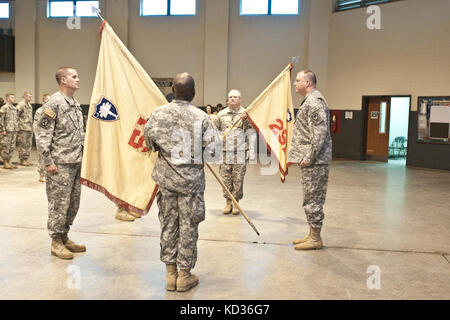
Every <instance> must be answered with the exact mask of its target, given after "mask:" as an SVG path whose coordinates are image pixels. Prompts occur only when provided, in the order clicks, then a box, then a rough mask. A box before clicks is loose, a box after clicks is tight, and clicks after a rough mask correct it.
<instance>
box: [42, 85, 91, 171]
mask: <svg viewBox="0 0 450 320" xmlns="http://www.w3.org/2000/svg"><path fill="white" fill-rule="evenodd" d="M42 108H43V109H44V112H43V113H42V115H41V116H40V118H39V124H37V125H36V132H35V135H36V146H37V150H38V153H39V154H40V155H41V157H42V160H43V164H44V166H48V165H51V164H58V163H61V164H70V163H79V162H81V161H82V157H83V145H84V124H83V114H82V112H81V107H80V104H79V103H78V102H77V101H76V100H75V99H73V100H71V99H69V98H67V97H66V96H65V95H64V94H63V93H62V92H61V91H58V92H56V93H54V94H53V95H52V96H51V97H50V99H49V100H48V101H47V102H46V103H45V104H44V105H43V106H42Z"/></svg>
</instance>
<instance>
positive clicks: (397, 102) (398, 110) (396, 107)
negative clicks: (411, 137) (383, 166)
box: [388, 97, 411, 166]
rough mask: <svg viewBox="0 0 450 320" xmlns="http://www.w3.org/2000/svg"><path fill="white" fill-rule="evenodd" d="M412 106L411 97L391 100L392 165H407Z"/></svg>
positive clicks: (390, 143)
mask: <svg viewBox="0 0 450 320" xmlns="http://www.w3.org/2000/svg"><path fill="white" fill-rule="evenodd" d="M410 104H411V98H410V97H392V98H391V112H390V115H391V117H390V118H391V119H390V124H389V149H388V161H389V163H392V164H398V165H403V166H405V165H406V157H407V155H408V125H409V108H410Z"/></svg>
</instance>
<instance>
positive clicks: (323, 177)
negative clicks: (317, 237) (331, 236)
mask: <svg viewBox="0 0 450 320" xmlns="http://www.w3.org/2000/svg"><path fill="white" fill-rule="evenodd" d="M301 172H302V189H303V210H304V211H305V214H306V219H307V220H308V224H309V225H310V226H311V227H313V228H322V223H323V219H324V217H325V214H324V212H323V205H324V203H325V197H326V194H327V186H328V173H329V166H328V165H312V166H309V167H302V168H301Z"/></svg>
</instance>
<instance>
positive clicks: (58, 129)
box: [35, 67, 86, 259]
mask: <svg viewBox="0 0 450 320" xmlns="http://www.w3.org/2000/svg"><path fill="white" fill-rule="evenodd" d="M56 81H57V82H58V84H59V87H60V91H58V92H56V93H54V94H53V95H52V96H51V97H50V99H49V100H48V101H47V102H46V103H45V104H44V106H43V108H44V111H43V113H42V115H41V117H40V119H39V124H37V125H36V132H35V133H36V145H37V150H38V153H39V154H40V156H41V157H42V161H43V165H44V168H45V171H46V192H47V199H48V224H47V227H48V230H49V234H50V237H51V238H52V244H51V253H52V254H53V255H55V256H57V257H59V258H61V259H72V258H73V252H84V251H86V247H85V246H84V245H78V244H76V243H74V242H73V241H71V240H70V239H69V237H68V233H69V230H70V226H71V225H72V223H73V220H74V219H75V216H76V214H77V212H78V208H79V205H80V194H81V183H80V173H81V161H82V156H83V145H84V125H83V115H82V113H81V107H80V105H79V103H78V102H77V101H76V100H75V99H74V98H73V94H74V92H75V91H76V90H77V89H78V84H79V78H78V73H77V71H76V70H75V69H74V68H72V67H61V68H59V69H58V71H57V72H56Z"/></svg>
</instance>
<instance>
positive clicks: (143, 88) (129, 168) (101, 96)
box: [81, 21, 167, 214]
mask: <svg viewBox="0 0 450 320" xmlns="http://www.w3.org/2000/svg"><path fill="white" fill-rule="evenodd" d="M100 32H101V44H100V52H99V58H98V65H97V73H96V76H95V82H94V88H93V92H92V97H91V102H90V107H89V114H88V121H87V128H86V139H85V145H84V155H83V164H82V170H81V183H82V184H83V185H85V186H88V187H90V188H92V189H95V190H97V191H100V192H102V193H103V194H105V195H106V196H107V197H108V198H109V199H110V200H111V201H113V202H114V203H116V204H117V205H120V206H121V207H124V208H126V209H128V210H131V211H134V212H137V213H141V214H146V213H147V212H148V211H149V210H150V207H151V205H152V202H153V199H154V197H155V195H156V192H157V188H158V186H157V184H156V183H155V182H154V181H153V180H152V178H151V174H152V171H153V167H154V165H155V162H156V158H157V153H152V154H150V153H149V152H148V149H147V146H146V144H145V139H144V125H145V123H146V122H147V119H148V118H149V116H150V114H151V112H152V111H153V110H154V109H155V108H156V107H157V106H161V105H163V104H166V103H167V101H166V99H165V97H164V95H163V94H162V93H161V92H160V90H159V89H158V87H157V86H156V85H155V83H154V82H153V81H152V79H151V78H150V76H149V75H148V74H147V73H146V72H145V70H144V69H143V68H142V66H141V65H140V64H139V63H138V61H137V60H136V59H135V58H134V57H133V55H132V54H131V53H130V52H129V51H128V49H127V48H126V47H125V45H124V44H123V43H122V42H121V41H120V39H119V37H118V36H117V35H116V34H115V33H114V31H113V29H112V28H111V26H110V25H109V24H108V23H107V22H106V21H104V22H103V24H102V28H101V31H100Z"/></svg>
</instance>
